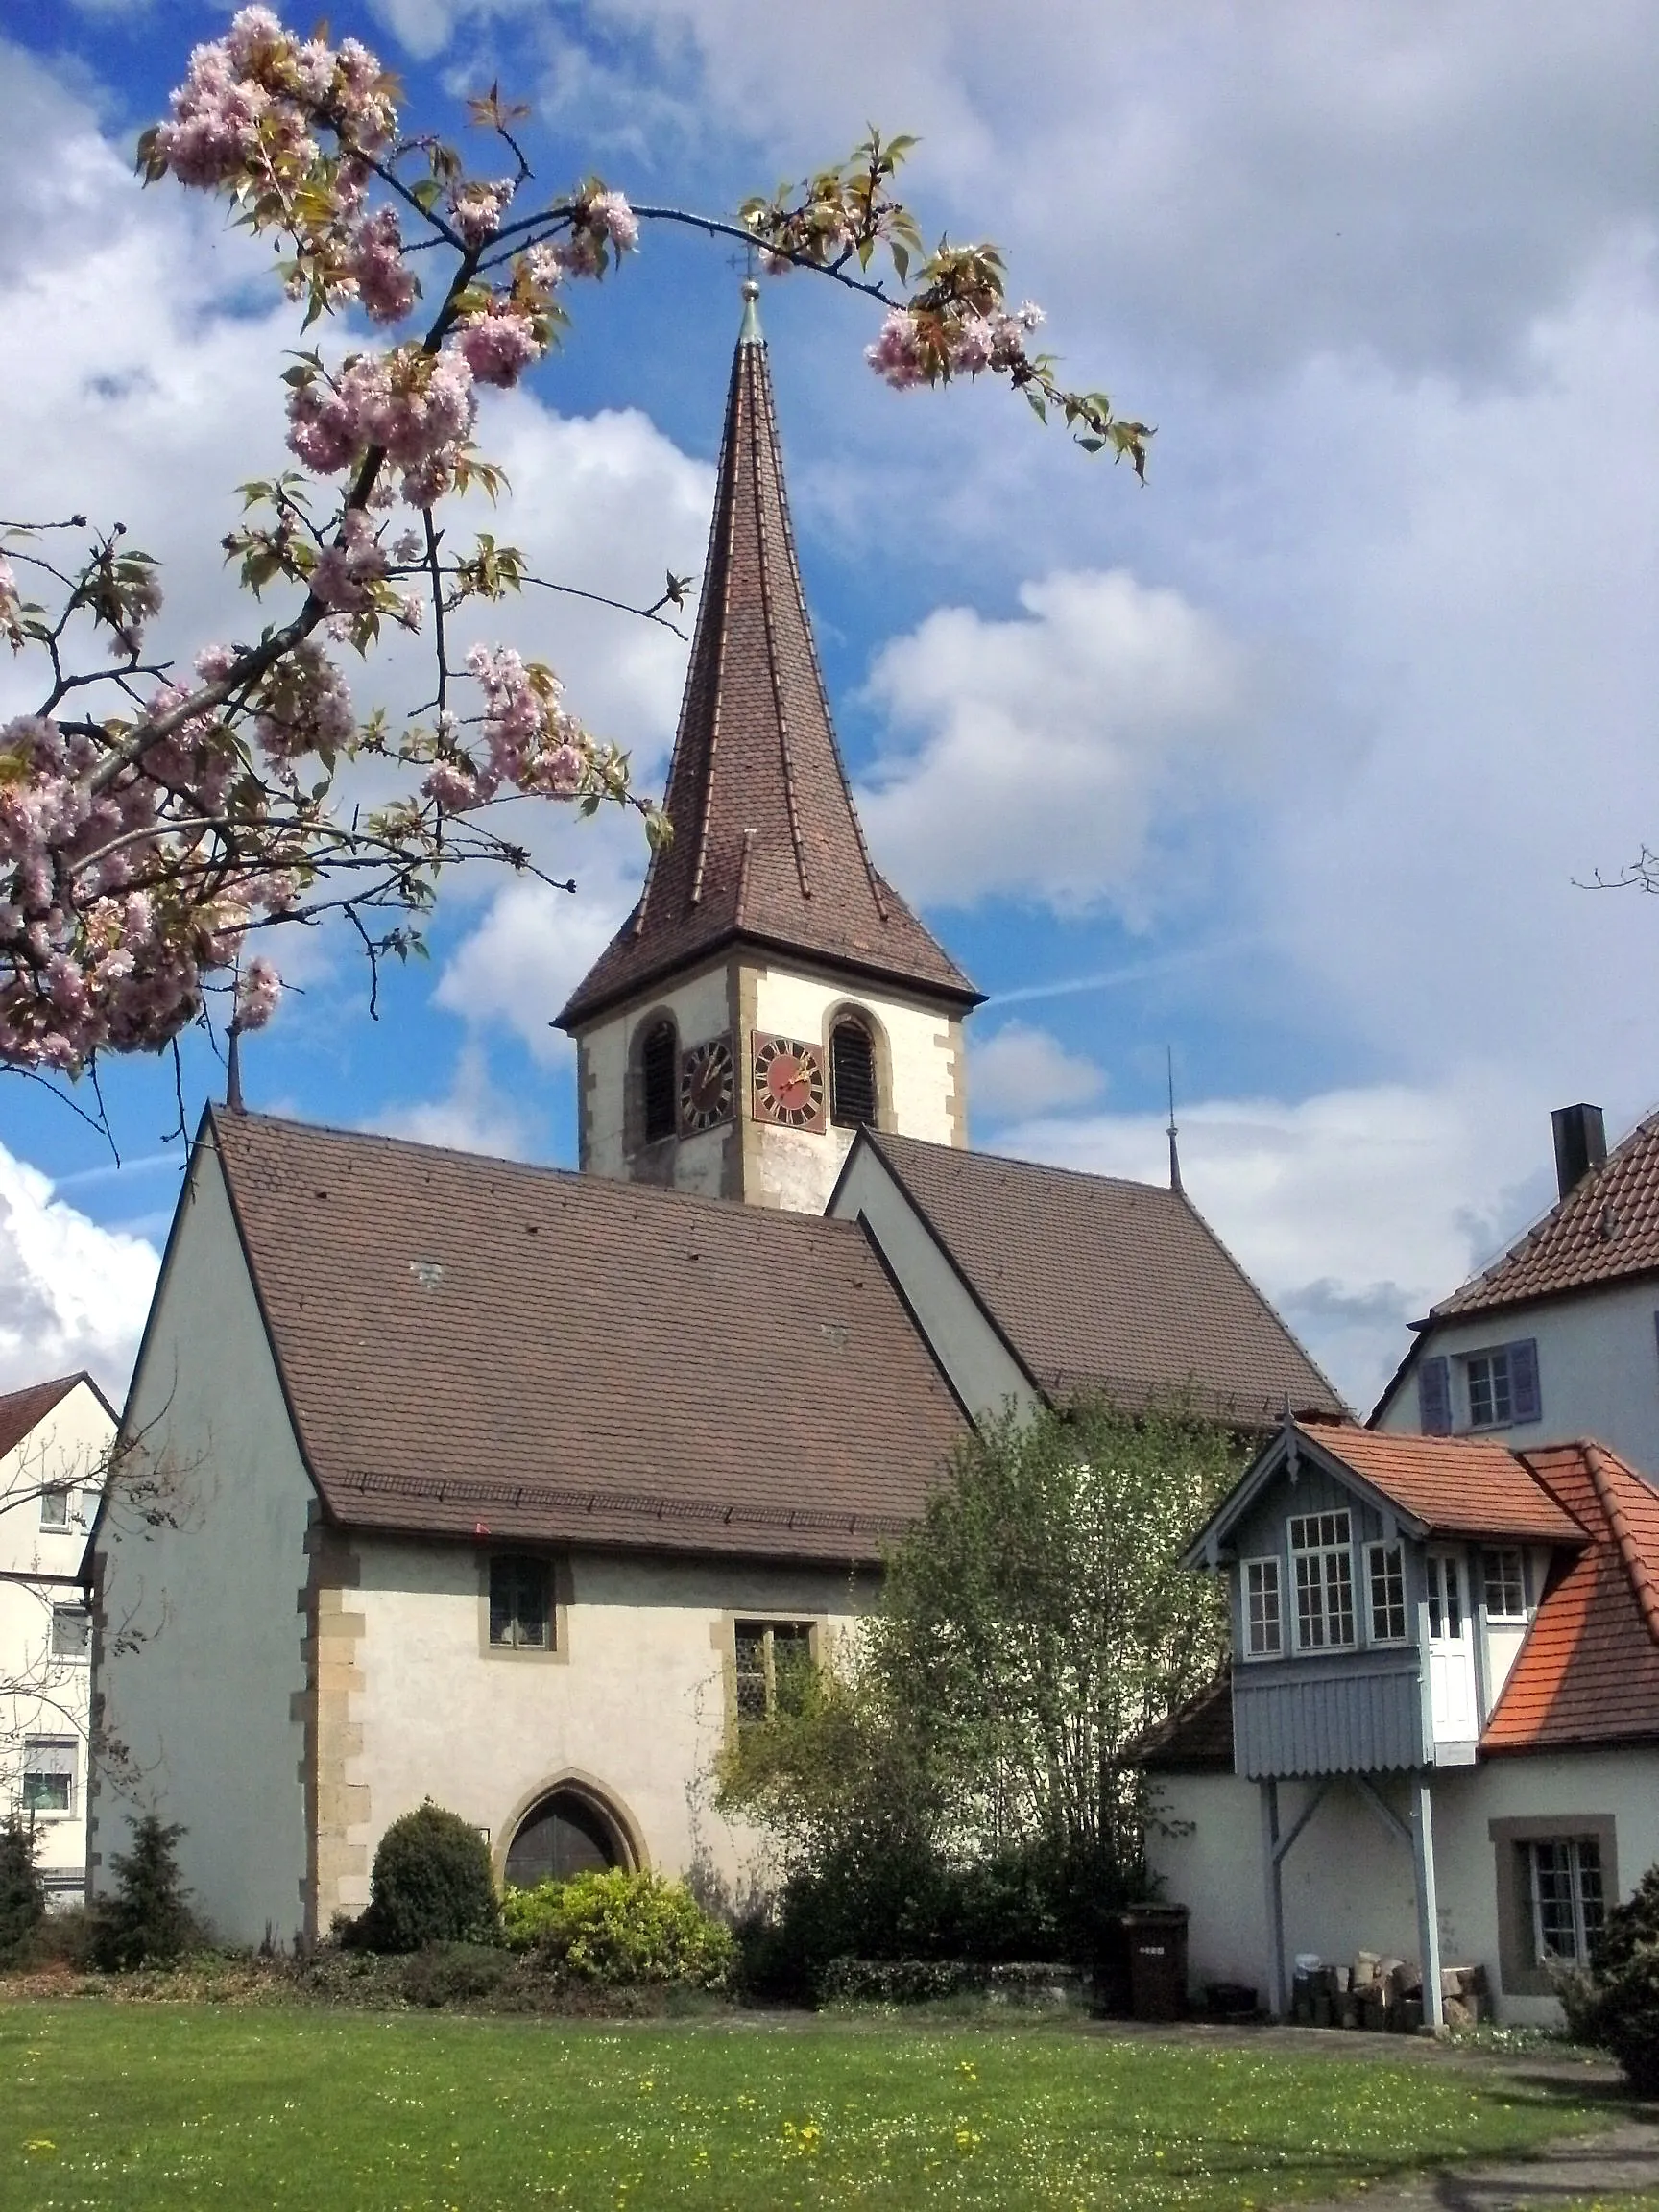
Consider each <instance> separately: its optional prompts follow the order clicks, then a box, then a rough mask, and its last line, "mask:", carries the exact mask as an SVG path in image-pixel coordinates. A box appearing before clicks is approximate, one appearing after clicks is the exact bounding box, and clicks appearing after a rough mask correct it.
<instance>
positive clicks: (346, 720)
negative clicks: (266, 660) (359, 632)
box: [253, 637, 357, 760]
mask: <svg viewBox="0 0 1659 2212" xmlns="http://www.w3.org/2000/svg"><path fill="white" fill-rule="evenodd" d="M258 704H259V710H258V714H257V716H256V718H255V720H254V724H253V733H254V735H255V736H256V737H257V738H258V740H259V743H260V745H261V746H262V747H263V749H264V751H265V754H266V756H267V757H268V758H270V759H272V760H294V759H298V758H299V757H300V756H301V754H305V753H337V752H340V751H341V750H343V749H344V748H345V747H346V746H348V745H349V743H350V742H351V739H352V738H353V737H354V736H355V734H356V730H357V724H356V718H355V716H354V715H353V714H352V711H351V694H350V692H349V691H348V690H347V688H346V685H345V682H344V680H343V678H342V677H341V674H340V671H339V670H338V669H337V668H336V667H335V666H334V664H333V662H332V661H330V660H329V659H328V657H327V655H326V654H325V652H324V651H323V648H322V647H321V646H320V645H319V644H318V643H317V642H316V640H315V639H314V638H311V637H307V638H305V639H304V640H303V641H302V642H301V643H300V644H298V645H296V646H295V648H294V650H293V651H292V652H291V653H289V654H288V655H287V656H286V657H285V658H284V659H283V660H281V661H278V662H277V663H276V667H275V668H273V669H272V670H271V672H270V674H269V675H268V676H267V677H266V678H265V681H264V684H263V685H262V686H261V688H260V692H259V703H258Z"/></svg>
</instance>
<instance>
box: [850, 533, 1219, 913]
mask: <svg viewBox="0 0 1659 2212" xmlns="http://www.w3.org/2000/svg"><path fill="white" fill-rule="evenodd" d="M1020 601H1021V605H1022V607H1023V609H1024V613H1023V615H1022V616H1021V617H1020V618H1018V619H1016V620H1013V621H993V620H990V619H988V618H987V617H985V616H984V615H981V614H978V613H974V611H973V610H972V609H970V608H965V607H948V608H942V609H940V610H938V611H937V612H936V613H932V614H929V615H928V616H927V617H926V620H925V621H924V622H923V623H922V624H921V625H920V627H919V628H918V629H916V630H915V631H913V632H912V633H911V634H910V635H909V636H908V637H900V638H895V639H894V640H893V641H892V642H891V643H889V644H888V645H886V646H884V647H883V648H882V650H881V652H880V654H879V655H878V659H877V661H876V665H875V668H874V671H873V673H872V676H871V679H870V689H871V692H872V694H873V696H874V697H875V698H876V699H877V700H878V702H879V703H880V705H881V706H882V707H883V708H884V709H886V711H887V713H888V716H889V718H890V721H891V723H892V724H893V725H894V726H895V727H896V728H898V729H901V730H909V731H914V732H917V733H919V742H918V743H917V744H916V746H915V748H914V749H913V750H911V751H908V752H901V751H899V750H897V749H896V748H893V749H890V750H888V751H886V752H884V753H883V754H882V756H881V757H880V758H879V759H878V762H877V764H876V767H875V770H874V772H873V776H872V779H871V783H870V787H869V788H868V790H866V791H865V792H864V793H863V794H861V797H860V805H861V806H862V808H863V810H864V815H865V819H866V821H867V822H868V824H869V828H870V834H871V840H872V842H873V844H874V845H875V847H876V849H877V851H878V854H880V856H881V861H882V865H883V867H884V868H886V869H887V870H888V872H889V873H890V874H891V875H892V876H893V878H894V879H895V881H897V882H899V883H902V885H903V886H904V889H905V893H906V895H907V896H908V897H911V898H915V899H921V900H923V901H924V902H926V901H937V902H940V903H944V904H951V905H967V904H971V903H973V902H975V901H978V900H981V899H987V898H996V897H998V896H1002V897H1009V896H1013V897H1022V896H1023V897H1032V898H1037V899H1041V900H1044V901H1046V902H1049V903H1051V904H1053V905H1055V906H1057V907H1061V908H1070V909H1076V908H1082V907H1087V906H1089V905H1092V904H1094V903H1095V902H1097V901H1098V900H1100V899H1101V898H1102V897H1104V896H1106V895H1108V894H1116V895H1118V897H1119V898H1120V899H1128V898H1130V897H1131V896H1132V895H1138V894H1141V893H1143V891H1144V888H1145V886H1144V881H1143V878H1144V863H1145V861H1146V859H1147V857H1148V853H1149V849H1150V847H1151V845H1152V843H1153V838H1154V829H1155V827H1156V828H1157V829H1161V830H1165V831H1166V830H1167V829H1170V828H1171V827H1172V826H1173V825H1174V823H1175V822H1176V821H1178V820H1179V818H1180V817H1181V816H1183V815H1186V814H1190V813H1193V812H1196V811H1199V810H1201V809H1203V808H1205V807H1207V806H1209V805H1212V804H1213V803H1214V799H1215V798H1216V796H1217V794H1218V793H1220V792H1222V791H1225V790H1227V789H1229V788H1230V787H1237V786H1238V782H1239V781H1240V779H1241V778H1242V777H1244V776H1245V775H1246V774H1251V773H1254V772H1256V770H1257V768H1258V764H1259V758H1260V754H1261V737H1260V733H1259V732H1260V714H1261V705H1260V700H1259V698H1258V695H1257V694H1258V679H1257V677H1256V675H1255V673H1254V672H1253V671H1252V670H1251V668H1250V666H1249V664H1248V661H1247V660H1246V657H1245V655H1244V654H1243V653H1242V652H1241V651H1240V650H1239V649H1238V646H1237V645H1236V644H1234V643H1233V641H1232V640H1231V639H1230V638H1229V637H1227V635H1226V634H1225V632H1224V631H1223V630H1222V628H1221V626H1220V625H1219V624H1218V623H1216V622H1215V621H1214V619H1212V617H1210V616H1209V615H1207V614H1205V613H1202V612H1201V611H1200V610H1198V609H1197V608H1195V607H1193V606H1192V605H1191V604H1190V602H1189V601H1187V600H1186V599H1184V598H1183V597H1182V596H1181V594H1180V593H1179V592H1177V591H1172V590H1162V589H1147V588H1146V587H1145V586H1144V585H1142V584H1140V583H1137V581H1136V580H1135V578H1134V577H1132V576H1130V575H1128V574H1127V573H1125V572H1124V571H1123V570H1122V569H1113V570H1111V571H1109V572H1107V573H1105V574H1092V573H1084V574H1057V575H1052V576H1048V577H1046V578H1045V579H1044V580H1043V581H1042V582H1041V583H1030V584H1025V585H1022V587H1021V590H1020Z"/></svg>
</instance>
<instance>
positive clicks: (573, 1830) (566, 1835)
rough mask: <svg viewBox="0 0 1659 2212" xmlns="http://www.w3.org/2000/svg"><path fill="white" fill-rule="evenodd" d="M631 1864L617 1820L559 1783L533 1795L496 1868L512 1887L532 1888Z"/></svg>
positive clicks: (582, 1794)
mask: <svg viewBox="0 0 1659 2212" xmlns="http://www.w3.org/2000/svg"><path fill="white" fill-rule="evenodd" d="M632 1863H633V1854H632V1853H631V1852H630V1851H629V1849H628V1844H627V1839H625V1837H624V1836H623V1834H622V1831H621V1828H620V1827H619V1825H618V1824H617V1822H616V1821H615V1820H613V1818H612V1817H611V1815H609V1814H608V1813H607V1812H606V1811H605V1809H604V1808H603V1806H601V1805H599V1804H598V1803H597V1802H596V1801H595V1800H594V1799H593V1798H592V1797H590V1796H589V1794H588V1792H587V1791H584V1790H574V1789H571V1788H570V1787H569V1786H568V1785H565V1787H564V1788H562V1789H557V1790H550V1791H548V1792H547V1794H546V1796H545V1797H539V1798H538V1799H537V1800H536V1802H535V1804H534V1805H532V1806H531V1808H530V1810H529V1812H528V1813H526V1814H525V1815H524V1817H523V1819H522V1820H520V1821H519V1823H518V1825H517V1829H515V1831H514V1834H513V1840H512V1842H511V1843H510V1844H509V1845H508V1846H507V1863H506V1865H505V1866H504V1867H503V1869H502V1872H503V1874H504V1876H505V1878H506V1880H507V1881H508V1882H510V1883H511V1884H512V1886H513V1887H514V1888H516V1889H534V1888H535V1887H536V1885H537V1884H538V1883H539V1882H566V1881H568V1880H569V1878H570V1876H571V1875H572V1874H588V1873H592V1872H597V1871H601V1870H603V1869H604V1868H605V1867H607V1866H628V1865H631V1864H632Z"/></svg>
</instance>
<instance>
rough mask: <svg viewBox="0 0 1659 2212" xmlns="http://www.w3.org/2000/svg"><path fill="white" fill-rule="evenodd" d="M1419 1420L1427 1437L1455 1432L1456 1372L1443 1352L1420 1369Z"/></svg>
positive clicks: (1424, 1363)
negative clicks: (1453, 1409)
mask: <svg viewBox="0 0 1659 2212" xmlns="http://www.w3.org/2000/svg"><path fill="white" fill-rule="evenodd" d="M1417 1419H1418V1422H1419V1424H1420V1425H1421V1427H1422V1431H1423V1433H1424V1435H1425V1436H1450V1435H1451V1433H1452V1372H1451V1368H1450V1366H1449V1365H1448V1362H1447V1360H1446V1358H1445V1355H1444V1354H1443V1353H1442V1354H1439V1355H1437V1356H1436V1357H1435V1358H1432V1359H1425V1360H1424V1361H1423V1363H1422V1364H1421V1366H1419V1368H1418V1370H1417Z"/></svg>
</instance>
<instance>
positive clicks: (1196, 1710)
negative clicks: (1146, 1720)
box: [1133, 1674, 1233, 1774]
mask: <svg viewBox="0 0 1659 2212" xmlns="http://www.w3.org/2000/svg"><path fill="white" fill-rule="evenodd" d="M1133 1758H1134V1763H1135V1765H1136V1766H1138V1767H1142V1769H1143V1770H1144V1771H1145V1772H1147V1773H1149V1774H1160V1773H1162V1774H1231V1773H1232V1771H1233V1678H1232V1676H1231V1675H1230V1674H1224V1675H1222V1677H1221V1679H1220V1680H1219V1681H1218V1682H1213V1683H1212V1684H1211V1685H1210V1687H1209V1689H1208V1690H1201V1691H1200V1692H1199V1694H1198V1695H1197V1696H1196V1697H1192V1698H1189V1700H1188V1701H1187V1703H1186V1704H1185V1705H1183V1706H1182V1707H1181V1709H1180V1710H1179V1712H1176V1713H1172V1714H1171V1715H1170V1716H1169V1718H1168V1719H1167V1720H1163V1721H1160V1722H1159V1724H1158V1726H1157V1727H1156V1728H1148V1729H1147V1731H1146V1733H1145V1734H1144V1735H1143V1736H1142V1738H1141V1741H1140V1743H1138V1744H1137V1745H1136V1746H1135V1748H1134V1752H1133Z"/></svg>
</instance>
